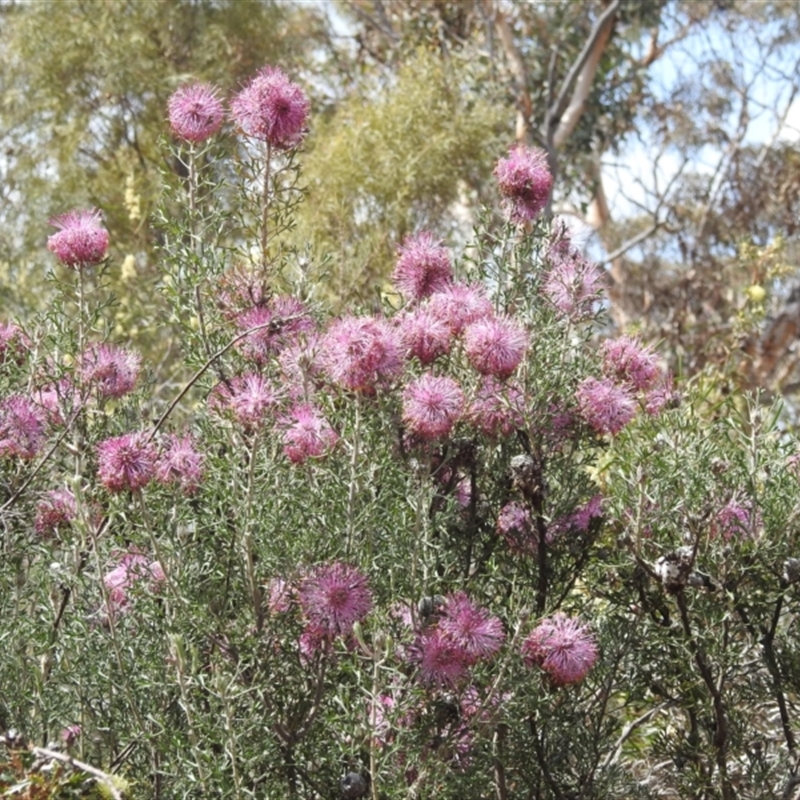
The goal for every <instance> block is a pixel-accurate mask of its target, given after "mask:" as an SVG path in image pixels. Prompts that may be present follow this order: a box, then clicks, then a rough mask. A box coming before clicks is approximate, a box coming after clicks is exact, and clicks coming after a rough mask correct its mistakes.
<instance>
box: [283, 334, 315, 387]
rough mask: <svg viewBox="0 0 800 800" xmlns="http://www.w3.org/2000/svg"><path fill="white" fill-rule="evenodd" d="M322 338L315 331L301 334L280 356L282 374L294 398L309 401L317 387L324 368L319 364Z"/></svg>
mask: <svg viewBox="0 0 800 800" xmlns="http://www.w3.org/2000/svg"><path fill="white" fill-rule="evenodd" d="M321 341H322V337H321V336H320V335H319V334H318V333H316V332H315V331H309V332H308V333H306V334H300V335H299V336H298V337H297V338H296V339H295V340H294V341H292V342H291V343H290V344H289V345H288V346H287V347H286V348H285V349H284V350H281V352H280V355H279V356H278V363H279V364H280V367H281V373H282V374H283V377H284V378H285V379H286V381H287V382H288V384H289V385H288V386H287V392H288V393H289V396H290V397H292V398H305V399H308V398H309V396H310V395H311V394H313V391H314V389H315V388H316V386H317V383H318V381H319V378H320V375H321V374H322V367H321V365H320V363H319V351H320V342H321Z"/></svg>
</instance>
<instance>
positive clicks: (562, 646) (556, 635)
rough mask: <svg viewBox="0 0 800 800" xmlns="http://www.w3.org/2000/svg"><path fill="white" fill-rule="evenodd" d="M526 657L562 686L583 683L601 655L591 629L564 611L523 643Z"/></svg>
mask: <svg viewBox="0 0 800 800" xmlns="http://www.w3.org/2000/svg"><path fill="white" fill-rule="evenodd" d="M522 654H523V656H524V658H525V663H526V664H527V665H528V666H534V665H536V666H539V667H541V668H542V669H543V670H544V671H545V672H547V673H548V674H549V675H550V677H551V678H552V680H553V682H554V683H555V684H557V685H559V686H564V685H567V684H570V683H579V682H580V681H582V680H583V679H584V678H585V677H586V675H587V674H588V672H589V670H590V669H591V668H592V667H593V666H594V665H595V663H596V661H597V658H598V655H599V653H598V650H597V642H596V640H595V638H594V636H592V634H591V632H590V631H589V627H588V626H587V625H583V624H581V622H580V621H578V620H577V619H574V618H572V617H568V616H566V614H562V613H560V612H559V613H557V614H554V615H553V616H552V617H549V618H548V619H545V620H542V622H540V623H539V625H538V626H537V627H536V628H535V629H534V630H533V632H532V633H531V634H530V635H529V636H528V638H527V639H525V641H524V642H523V643H522Z"/></svg>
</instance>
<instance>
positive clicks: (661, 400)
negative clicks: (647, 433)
mask: <svg viewBox="0 0 800 800" xmlns="http://www.w3.org/2000/svg"><path fill="white" fill-rule="evenodd" d="M644 402H645V411H647V413H648V414H650V415H651V416H653V417H656V416H658V415H659V414H660V413H661V412H662V411H663V410H664V409H665V408H677V406H678V405H679V404H680V402H681V395H680V392H679V391H678V390H677V389H676V388H675V383H674V381H673V378H672V374H671V373H666V374H661V375H659V376H658V378H657V379H656V382H655V385H654V386H653V387H652V388H651V389H650V391H648V392H647V396H646V397H645V401H644Z"/></svg>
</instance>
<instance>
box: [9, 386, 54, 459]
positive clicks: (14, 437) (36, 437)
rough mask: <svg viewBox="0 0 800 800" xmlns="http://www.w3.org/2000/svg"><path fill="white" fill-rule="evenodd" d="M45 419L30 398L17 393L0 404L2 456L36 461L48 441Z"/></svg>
mask: <svg viewBox="0 0 800 800" xmlns="http://www.w3.org/2000/svg"><path fill="white" fill-rule="evenodd" d="M45 424H46V420H45V416H44V412H43V411H42V409H41V408H39V406H37V405H36V403H34V402H33V401H32V400H29V399H28V398H27V397H23V396H22V395H20V394H14V395H11V396H10V397H7V398H6V399H5V400H3V401H2V402H1V403H0V456H17V457H19V458H34V457H35V456H36V454H37V453H38V452H39V451H40V450H41V449H42V446H43V445H44V443H45V440H46V438H47V433H46V431H45Z"/></svg>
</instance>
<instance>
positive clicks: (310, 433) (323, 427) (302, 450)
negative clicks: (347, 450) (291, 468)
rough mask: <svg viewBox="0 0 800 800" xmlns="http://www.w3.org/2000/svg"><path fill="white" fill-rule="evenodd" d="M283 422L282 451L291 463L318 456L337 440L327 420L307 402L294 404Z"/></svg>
mask: <svg viewBox="0 0 800 800" xmlns="http://www.w3.org/2000/svg"><path fill="white" fill-rule="evenodd" d="M283 422H284V425H285V430H284V432H283V452H284V453H285V454H286V457H287V458H288V459H289V460H290V461H291V462H292V463H293V464H303V463H304V462H305V461H306V460H307V459H309V458H320V457H321V456H324V455H325V454H326V453H327V452H328V451H329V450H331V448H332V447H333V446H334V445H335V444H336V442H337V441H339V436H338V434H337V433H336V431H335V430H334V429H333V428H332V427H331V426H330V423H329V422H328V420H326V419H325V417H324V416H323V415H322V414H321V413H320V411H319V410H318V409H316V408H314V406H312V405H310V404H308V403H301V404H299V405H296V406H294V408H292V410H291V411H290V412H289V414H288V415H287V416H286V417H285V418H284V420H283Z"/></svg>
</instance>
